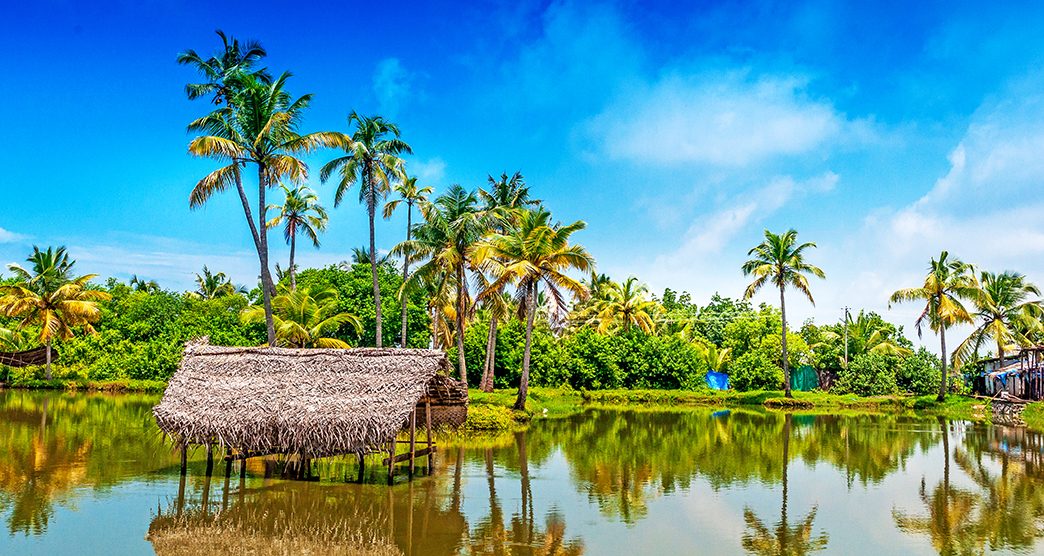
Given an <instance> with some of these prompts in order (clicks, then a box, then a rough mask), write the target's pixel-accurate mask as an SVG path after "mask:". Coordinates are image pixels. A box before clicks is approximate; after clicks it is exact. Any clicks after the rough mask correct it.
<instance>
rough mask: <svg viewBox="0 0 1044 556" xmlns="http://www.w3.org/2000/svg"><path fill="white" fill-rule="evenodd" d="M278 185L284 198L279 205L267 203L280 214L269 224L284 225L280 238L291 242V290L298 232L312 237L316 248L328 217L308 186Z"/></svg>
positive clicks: (270, 226) (269, 225)
mask: <svg viewBox="0 0 1044 556" xmlns="http://www.w3.org/2000/svg"><path fill="white" fill-rule="evenodd" d="M279 187H281V188H282V189H283V195H284V196H285V199H284V201H283V205H282V206H279V205H269V207H268V208H269V210H278V211H279V214H278V215H277V216H276V217H275V218H273V219H271V220H269V221H268V227H269V228H275V227H276V226H279V225H280V224H282V225H283V237H284V238H286V242H287V243H288V244H290V265H289V266H287V272H288V273H289V275H290V289H291V290H294V289H297V276H296V272H295V271H294V269H295V268H297V265H295V264H294V252H295V251H296V248H297V233H298V232H303V233H304V235H305V236H306V237H307V238H308V239H310V240H312V245H314V246H315V247H316V248H318V247H319V234H320V233H322V232H324V231H326V223H327V221H329V217H328V216H327V214H326V209H325V208H323V206H322V205H320V204H319V196H318V195H316V194H315V192H314V191H312V190H311V189H309V188H308V187H305V186H303V185H299V186H297V187H294V188H293V189H290V188H289V187H287V186H285V185H283V184H279Z"/></svg>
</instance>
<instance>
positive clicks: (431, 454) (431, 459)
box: [424, 400, 435, 475]
mask: <svg viewBox="0 0 1044 556" xmlns="http://www.w3.org/2000/svg"><path fill="white" fill-rule="evenodd" d="M424 421H425V425H424V430H425V431H426V433H427V436H428V474H429V475H430V474H431V470H432V469H433V468H434V467H435V444H434V443H433V442H432V441H431V400H424Z"/></svg>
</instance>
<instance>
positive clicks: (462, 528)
mask: <svg viewBox="0 0 1044 556" xmlns="http://www.w3.org/2000/svg"><path fill="white" fill-rule="evenodd" d="M207 481H209V479H207ZM204 488H206V487H204ZM205 492H206V491H204V496H206V494H205ZM466 530H467V522H466V521H465V518H464V516H463V514H462V513H461V512H460V510H459V508H457V507H455V506H454V505H453V504H448V503H446V492H445V489H444V483H440V482H438V481H437V480H434V479H426V480H424V481H418V482H415V483H411V484H410V486H409V488H408V490H406V489H403V490H399V489H395V490H394V491H393V490H390V489H378V488H377V487H375V486H374V485H351V484H349V485H344V484H324V483H302V482H296V481H295V482H283V483H277V484H275V485H272V486H270V487H266V488H259V489H244V488H243V486H242V485H240V489H239V490H231V491H229V490H225V491H224V493H223V494H220V495H218V496H212V497H211V498H210V499H209V502H208V501H205V500H204V499H200V498H195V499H192V500H188V501H186V500H185V498H183V497H179V498H177V499H175V500H173V501H172V503H171V504H169V505H168V506H167V507H166V508H163V509H161V510H159V511H158V512H157V514H156V515H155V516H154V517H153V519H152V522H151V523H150V524H149V532H148V535H147V537H146V538H147V539H148V540H149V542H151V543H152V546H153V549H154V550H155V551H156V554H158V555H159V556H177V555H183V554H184V555H189V554H201V553H230V554H257V555H267V554H338V555H340V554H346V555H356V554H359V555H361V554H367V555H386V554H387V555H391V554H405V555H413V554H432V555H443V554H444V555H450V554H457V553H459V552H460V549H461V545H462V539H463V538H464V536H465V535H464V533H465V532H466Z"/></svg>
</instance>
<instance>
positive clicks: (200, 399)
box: [153, 341, 468, 474]
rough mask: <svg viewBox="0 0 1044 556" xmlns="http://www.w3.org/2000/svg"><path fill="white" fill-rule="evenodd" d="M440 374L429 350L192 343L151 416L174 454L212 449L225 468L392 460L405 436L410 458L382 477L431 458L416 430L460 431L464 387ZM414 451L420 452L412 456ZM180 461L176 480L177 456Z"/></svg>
mask: <svg viewBox="0 0 1044 556" xmlns="http://www.w3.org/2000/svg"><path fill="white" fill-rule="evenodd" d="M448 369H449V363H448V360H447V359H446V355H445V353H443V352H441V351H436V350H426V349H375V348H356V349H347V350H346V349H284V348H269V347H262V348H235V347H220V346H212V345H209V344H208V343H206V342H205V341H203V342H196V343H190V344H188V345H187V346H186V348H185V354H184V357H183V359H182V361H181V365H180V367H179V369H178V370H177V372H176V373H175V374H174V376H173V377H172V378H171V380H170V383H169V385H168V386H167V390H166V392H165V393H164V395H163V399H162V400H161V401H160V403H159V405H157V406H156V407H155V408H154V409H153V415H154V416H155V418H156V423H157V424H158V425H159V428H160V429H161V430H162V431H163V432H165V433H166V434H167V435H168V436H169V437H170V438H171V439H172V440H173V441H174V442H175V444H176V445H178V446H180V447H181V448H182V449H183V450H184V449H185V448H187V447H189V446H193V445H202V446H206V447H207V448H208V453H210V452H211V451H213V450H214V449H215V448H217V449H220V450H223V451H224V452H225V454H226V460H228V461H232V460H236V459H246V458H248V457H254V456H263V455H269V454H284V455H289V456H295V458H296V459H297V460H298V461H304V462H307V461H309V460H310V459H312V458H319V457H327V456H334V455H344V454H355V455H358V456H359V457H360V463H361V462H362V457H363V456H364V455H366V454H371V453H385V454H392V455H393V456H394V455H395V454H396V445H395V442H396V438H397V436H398V435H399V433H400V432H402V431H404V430H406V431H409V432H410V435H411V436H410V441H409V446H410V448H411V450H413V451H411V452H410V453H408V454H398V455H397V456H394V457H389V458H388V460H390V461H388V460H386V461H385V463H387V464H388V465H389V474H390V472H391V468H392V466H393V465H394V464H395V463H396V462H398V461H405V460H406V459H407V458H408V459H409V460H410V462H411V466H412V462H413V458H414V457H420V456H423V455H427V454H430V453H431V452H434V449H435V446H434V444H431V445H428V441H415V439H414V436H413V435H414V429H415V428H416V427H422V428H423V427H425V426H426V425H427V424H428V423H431V424H432V425H433V426H438V425H460V424H463V422H464V420H465V419H466V418H467V406H468V396H467V389H466V387H464V385H463V383H460V382H458V381H456V380H453V379H451V378H449V376H448V375H447V371H448ZM429 438H430V435H429ZM416 444H422V445H424V448H423V449H421V450H414V448H415V447H416ZM401 446H402V444H400V445H399V447H401ZM182 461H183V464H182V472H183V473H184V456H183V458H182ZM229 468H230V466H229ZM210 469H211V465H208V472H209V471H210ZM226 473H228V470H226Z"/></svg>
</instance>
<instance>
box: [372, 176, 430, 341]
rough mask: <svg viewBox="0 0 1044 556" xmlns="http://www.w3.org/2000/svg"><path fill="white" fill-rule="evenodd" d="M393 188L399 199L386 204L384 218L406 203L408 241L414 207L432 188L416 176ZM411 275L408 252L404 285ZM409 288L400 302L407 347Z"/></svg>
mask: <svg viewBox="0 0 1044 556" xmlns="http://www.w3.org/2000/svg"><path fill="white" fill-rule="evenodd" d="M392 190H393V191H394V192H395V193H396V194H398V196H399V198H398V199H392V200H391V201H388V202H387V203H386V204H385V205H384V218H386V219H387V218H391V215H392V213H394V212H395V209H397V208H399V205H400V204H403V203H405V204H406V241H409V240H410V234H411V232H412V228H413V207H414V206H416V205H418V204H420V203H426V202H427V201H428V196H429V195H431V193H432V189H431V187H428V186H423V187H421V186H418V185H417V178H416V177H409V178H406V179H404V180H402V181H400V182H398V183H396V184H395V185H394V186H392ZM409 276H410V257H409V254H408V253H404V254H403V257H402V285H403V286H405V285H406V279H407V278H409ZM406 294H407V290H406V288H405V287H403V289H402V291H401V292H399V297H400V300H399V303H400V305H402V333H401V335H400V337H399V345H400V347H406V325H407V324H408V321H407V319H406V309H407V300H408V298H407V295H406Z"/></svg>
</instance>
